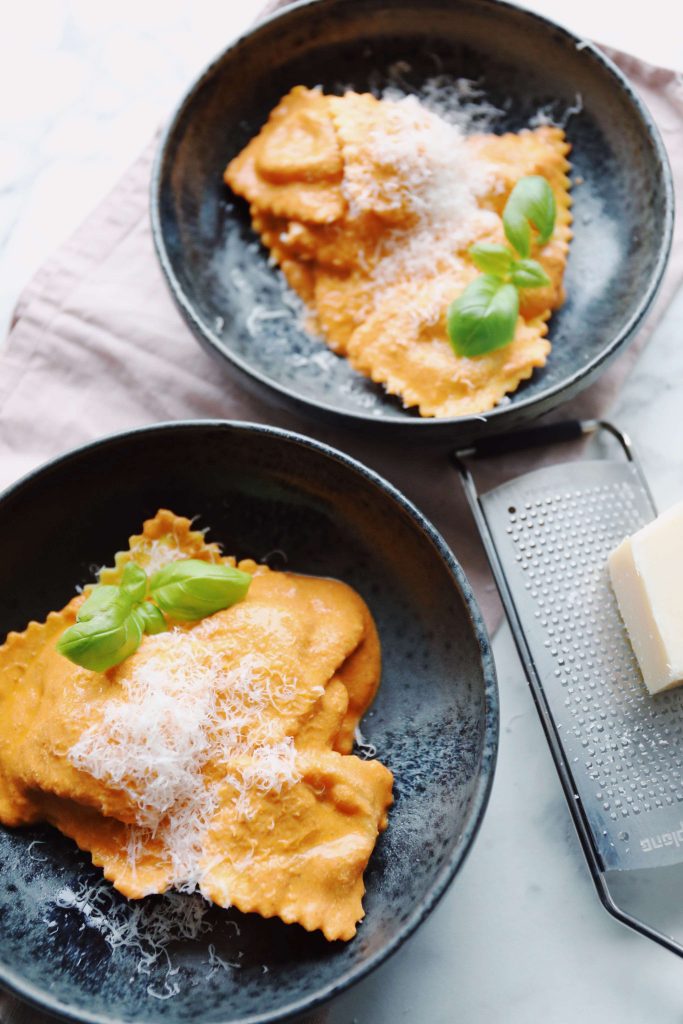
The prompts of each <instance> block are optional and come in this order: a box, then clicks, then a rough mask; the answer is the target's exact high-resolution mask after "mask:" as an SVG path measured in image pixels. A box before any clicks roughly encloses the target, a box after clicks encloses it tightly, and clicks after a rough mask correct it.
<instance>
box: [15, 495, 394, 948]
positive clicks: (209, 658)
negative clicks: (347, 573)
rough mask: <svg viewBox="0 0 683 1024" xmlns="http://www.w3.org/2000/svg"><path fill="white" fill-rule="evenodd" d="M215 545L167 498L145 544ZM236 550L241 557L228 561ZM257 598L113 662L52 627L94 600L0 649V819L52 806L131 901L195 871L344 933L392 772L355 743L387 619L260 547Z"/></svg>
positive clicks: (196, 881)
mask: <svg viewBox="0 0 683 1024" xmlns="http://www.w3.org/2000/svg"><path fill="white" fill-rule="evenodd" d="M188 557H192V558H203V559H205V560H207V561H219V560H220V559H221V558H222V556H221V555H220V552H219V549H218V547H217V545H215V544H207V543H206V542H205V541H204V537H203V535H202V534H201V533H198V532H194V531H192V530H191V529H190V523H189V521H188V520H186V519H182V518H179V517H176V516H174V515H173V514H172V513H170V512H166V511H162V512H160V513H158V514H157V516H156V517H155V518H154V519H152V520H149V521H148V522H147V523H145V526H144V530H143V533H142V534H141V535H140V536H138V537H133V538H131V547H130V551H128V552H124V553H122V554H120V555H119V556H117V561H116V566H115V567H114V568H112V569H106V570H103V572H102V574H101V580H102V581H103V582H107V583H115V582H117V580H118V579H119V578H120V574H121V572H122V570H123V567H124V565H125V564H126V562H127V561H128V560H130V559H131V558H133V559H134V560H135V561H136V562H137V563H138V564H139V565H141V566H142V567H143V568H146V569H148V570H150V571H151V570H153V569H156V568H159V567H160V566H162V565H164V564H166V563H168V562H169V561H174V560H176V559H178V558H188ZM225 561H229V562H230V563H231V564H234V560H232V559H225ZM240 568H241V569H244V570H245V571H247V572H250V573H252V574H253V579H252V583H251V586H250V589H249V592H248V595H247V597H246V598H245V599H244V600H243V601H241V602H239V603H238V604H235V605H233V606H232V607H231V608H228V609H225V610H224V611H222V612H218V613H217V614H215V615H212V616H210V617H208V618H205V619H203V620H201V621H200V622H196V623H190V624H186V625H184V626H182V627H177V628H175V629H173V630H172V631H171V632H168V633H161V634H159V635H156V636H147V637H145V638H144V639H143V641H142V643H141V645H140V647H139V649H138V650H137V652H136V653H135V654H133V655H131V656H130V657H129V658H127V659H126V660H125V661H124V662H122V663H121V664H120V665H118V666H116V667H115V668H113V669H110V670H109V671H108V672H106V673H98V672H92V671H89V670H87V669H84V668H80V667H79V666H77V665H74V664H72V663H71V662H70V661H68V660H67V659H66V658H64V657H63V656H62V655H61V654H59V652H58V651H57V649H56V646H55V644H56V641H57V640H58V638H59V637H60V636H61V634H62V632H63V631H64V629H65V628H66V627H68V626H69V625H71V624H73V622H75V619H76V614H77V611H78V607H79V606H80V604H81V603H82V601H83V597H80V596H79V597H76V598H74V599H73V600H72V601H70V602H69V604H68V605H66V607H65V608H64V609H62V610H61V611H59V612H54V613H52V614H50V615H49V616H48V619H47V621H46V622H45V623H41V624H38V623H31V624H30V625H29V627H28V628H27V629H26V630H25V632H23V633H12V634H10V635H9V636H8V638H7V641H6V642H5V644H4V645H3V646H2V648H0V669H1V676H0V678H1V680H2V681H1V683H0V821H1V822H2V823H4V824H5V825H7V826H17V825H22V824H26V823H30V822H35V821H48V822H50V823H51V824H53V825H55V826H56V827H57V828H59V829H60V830H61V831H62V832H64V833H65V834H66V835H68V836H71V837H72V838H73V839H74V840H75V841H76V843H77V844H78V845H79V846H80V847H81V848H82V849H84V850H87V851H89V852H90V854H91V856H92V859H93V862H94V863H95V864H97V865H99V866H101V867H102V869H103V871H104V875H105V877H106V878H108V879H110V880H111V882H112V883H113V885H114V886H115V887H116V888H117V889H118V890H119V891H120V892H122V893H123V894H124V895H125V896H127V897H129V898H133V899H134V898H139V897H142V896H145V895H147V894H149V893H159V892H164V891H166V890H167V889H169V888H177V889H181V890H183V889H184V890H187V891H191V890H194V889H195V888H198V889H199V890H200V891H201V892H202V893H203V894H204V895H205V896H206V897H207V898H208V899H211V900H213V901H214V902H216V903H218V904H220V905H221V906H225V907H228V906H234V907H237V908H238V909H240V910H242V911H245V912H246V911H252V912H255V913H258V914H261V915H262V916H264V917H271V916H277V917H280V918H281V919H282V920H283V921H286V922H288V923H291V922H298V923H299V924H301V925H303V927H305V928H307V929H309V930H314V929H320V930H322V931H323V933H324V934H325V936H326V937H327V938H328V939H349V938H351V937H352V936H353V935H354V934H355V930H356V924H357V922H358V921H359V920H360V918H361V917H362V916H363V908H362V902H361V901H362V896H363V892H364V886H363V872H364V870H365V867H366V865H367V863H368V860H369V857H370V855H371V853H372V850H373V848H374V845H375V842H376V840H377V836H378V834H379V832H380V831H381V830H382V829H384V828H385V827H386V825H387V811H388V808H389V806H390V804H391V800H392V795H391V793H392V781H393V780H392V775H391V772H389V770H388V769H387V768H385V767H384V766H383V765H382V764H380V763H379V762H378V761H363V760H361V759H359V758H357V757H355V756H353V755H352V754H351V750H352V748H353V738H354V732H355V729H356V727H357V725H358V722H359V720H360V718H361V716H362V715H363V713H364V712H365V710H366V709H367V707H368V706H369V704H370V702H371V701H372V699H373V697H374V695H375V692H376V690H377V687H378V685H379V678H380V648H379V640H378V637H377V631H376V629H375V625H374V622H373V620H372V617H371V615H370V613H369V611H368V609H367V607H366V605H365V603H364V602H363V600H362V599H361V598H360V597H359V595H358V594H356V593H355V592H354V591H353V590H352V589H351V588H350V587H348V586H346V585H345V584H344V583H341V582H338V581H336V580H330V579H319V578H315V577H310V576H299V575H296V574H293V573H285V572H273V571H271V570H269V569H268V568H267V567H265V566H259V565H257V564H256V563H254V562H251V561H244V562H241V563H240Z"/></svg>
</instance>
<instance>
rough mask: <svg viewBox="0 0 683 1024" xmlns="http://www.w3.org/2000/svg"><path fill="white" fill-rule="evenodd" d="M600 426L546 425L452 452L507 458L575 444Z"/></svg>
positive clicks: (594, 423) (590, 422) (585, 423)
mask: <svg viewBox="0 0 683 1024" xmlns="http://www.w3.org/2000/svg"><path fill="white" fill-rule="evenodd" d="M600 425H601V424H600V423H599V422H598V421H597V420H561V421H560V422H559V423H546V424H543V425H542V426H540V427H531V428H530V429H528V430H517V431H513V432H512V433H511V434H495V435H494V436H493V437H485V438H482V439H480V440H479V441H476V442H475V443H474V444H472V445H471V446H470V447H469V448H462V449H460V450H459V451H456V452H455V453H454V454H455V457H456V458H474V459H477V458H485V457H487V456H490V455H507V454H508V453H509V452H517V451H520V450H522V449H524V448H544V447H546V445H551V444H560V443H561V442H563V441H578V440H579V439H580V438H582V437H585V436H586V435H587V434H592V433H594V432H595V431H596V430H597V429H598V427H599V426H600Z"/></svg>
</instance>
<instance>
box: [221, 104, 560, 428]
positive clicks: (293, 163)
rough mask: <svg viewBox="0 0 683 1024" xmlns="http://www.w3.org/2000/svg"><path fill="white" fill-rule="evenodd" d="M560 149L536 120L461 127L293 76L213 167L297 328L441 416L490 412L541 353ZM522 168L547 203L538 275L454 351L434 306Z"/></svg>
mask: <svg viewBox="0 0 683 1024" xmlns="http://www.w3.org/2000/svg"><path fill="white" fill-rule="evenodd" d="M306 117H310V124H309V125H308V127H307V128H306V130H305V131H304V130H302V128H301V125H302V119H304V120H305V118H306ZM303 140H305V141H303ZM569 148H570V147H569V144H568V143H567V141H566V138H565V135H564V132H563V131H562V130H561V129H559V128H555V127H551V126H542V127H539V128H536V129H534V130H524V131H520V132H518V133H514V134H513V133H507V134H505V135H499V136H497V135H472V136H469V137H464V136H463V135H462V133H461V132H460V131H459V130H458V129H456V128H454V126H453V125H450V124H448V123H446V122H445V121H443V120H442V119H441V118H439V117H437V116H436V115H435V114H434V113H432V112H431V111H429V110H427V109H426V108H425V107H423V106H422V105H421V104H419V103H418V102H417V100H416V99H415V98H414V97H408V98H406V99H403V100H399V101H394V100H378V99H377V98H376V97H374V96H372V95H370V94H358V93H354V92H347V93H345V94H344V95H343V96H326V95H324V94H323V93H322V91H321V90H320V89H306V88H304V87H303V86H296V87H295V88H294V89H293V90H292V91H291V92H290V93H289V94H288V95H287V96H285V97H284V99H283V100H282V101H281V102H280V103H279V104H278V106H277V107H276V108H275V109H274V110H273V112H272V114H271V115H270V118H269V121H268V123H267V124H266V126H265V127H264V128H263V129H262V131H261V132H260V134H259V135H257V136H256V137H255V138H254V139H252V140H251V142H249V143H248V145H247V146H246V147H245V149H244V150H242V152H241V153H239V154H238V155H237V156H236V157H235V158H234V159H233V160H232V161H231V162H230V163H229V164H228V166H227V168H226V170H225V174H224V178H225V182H226V183H227V184H228V185H229V186H230V187H231V188H232V189H233V191H234V192H235V193H237V194H238V195H241V196H243V197H244V198H246V199H247V200H248V201H249V204H250V212H251V216H252V224H253V227H254V229H255V230H256V231H257V232H258V234H259V235H260V237H261V241H262V242H263V244H264V245H265V246H266V248H267V249H268V250H269V252H270V255H271V258H272V259H273V260H274V262H275V263H276V264H278V265H279V266H280V268H281V269H282V272H283V274H284V276H285V278H286V280H287V282H288V284H289V285H290V287H292V288H293V289H294V290H295V291H296V292H297V293H298V294H299V296H300V297H301V298H302V299H303V300H304V302H305V303H306V305H307V308H308V310H309V316H308V321H307V326H308V328H309V329H310V330H311V331H313V332H315V333H318V334H320V335H322V337H323V338H324V339H325V341H326V342H327V344H328V345H329V347H330V348H331V349H332V350H333V351H335V352H336V353H338V354H339V355H340V356H344V357H345V358H347V359H348V360H349V362H350V363H351V365H352V366H353V367H354V369H356V370H358V371H359V372H360V373H362V374H364V375H365V376H367V377H369V378H371V379H372V380H373V381H375V382H376V383H377V384H380V385H382V386H383V387H384V389H385V390H386V391H387V392H388V393H389V394H391V395H395V396H397V397H398V398H399V399H401V400H402V402H403V404H404V406H406V407H407V408H416V409H417V410H418V411H419V413H420V414H421V415H422V416H435V417H444V416H448V417H456V416H464V415H478V414H481V413H484V412H487V411H489V410H490V409H492V408H493V407H494V406H495V405H496V404H497V403H498V402H500V400H501V399H502V398H504V396H505V395H506V394H509V393H511V392H513V391H515V390H516V389H517V387H518V386H519V385H520V383H521V382H522V381H524V380H526V379H528V378H529V377H530V376H531V375H532V374H533V372H534V370H535V369H537V368H540V367H543V366H544V365H545V363H546V360H547V358H548V355H549V353H550V350H551V345H550V342H549V340H548V338H547V333H548V326H547V322H548V320H549V318H550V316H551V313H552V311H553V310H555V309H558V308H559V307H560V306H561V305H562V303H563V302H564V298H565V296H564V290H563V277H564V271H565V266H566V261H567V255H568V251H569V242H570V239H571V214H570V198H569V178H568V176H567V172H568V171H569V166H570V165H569V162H568V160H567V154H568V152H569ZM302 151H303V152H304V154H305V158H302ZM275 164H277V168H278V174H279V175H280V180H275V177H274V175H273V166H274V165H275ZM531 174H537V175H542V176H543V177H545V178H546V180H547V181H548V183H549V184H550V187H551V188H552V190H553V193H554V195H555V199H556V203H557V219H556V225H555V231H554V233H553V235H552V237H551V238H550V240H549V241H548V242H547V244H545V245H544V246H543V247H541V248H539V247H538V246H535V247H534V248H533V250H532V252H531V255H532V256H533V257H534V258H535V259H537V260H538V261H539V262H540V263H541V264H542V266H543V268H544V269H545V271H546V273H547V274H548V277H549V278H550V281H551V283H550V285H548V286H546V287H543V288H536V289H527V290H526V291H522V292H521V294H520V315H519V318H518V322H517V328H516V331H515V335H514V339H513V341H512V342H511V344H510V345H508V346H507V347H506V348H504V349H502V350H499V351H496V352H492V353H488V354H486V355H484V356H477V357H473V358H467V357H461V356H457V355H456V354H455V352H454V351H453V348H452V347H451V345H450V343H449V340H448V336H447V332H446V310H447V308H448V306H449V304H450V303H451V302H452V301H453V299H456V298H457V297H458V296H459V295H461V294H462V292H463V291H464V289H465V288H466V287H467V285H468V284H469V283H470V282H471V281H472V280H473V279H474V278H475V277H476V275H477V274H478V271H477V269H476V268H475V266H474V264H473V262H472V259H471V257H470V256H469V254H468V250H469V248H470V247H471V246H472V245H473V244H474V243H475V242H478V241H490V242H497V243H502V242H504V241H505V236H504V232H503V225H502V218H501V215H502V211H503V208H504V206H505V203H506V201H507V198H508V196H509V194H510V192H511V190H512V188H513V187H514V185H515V184H516V182H517V181H519V179H520V178H522V177H524V176H526V175H531Z"/></svg>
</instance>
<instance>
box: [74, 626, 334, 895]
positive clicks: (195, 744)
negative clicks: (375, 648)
mask: <svg viewBox="0 0 683 1024" xmlns="http://www.w3.org/2000/svg"><path fill="white" fill-rule="evenodd" d="M212 628H214V627H213V624H212V622H211V620H210V619H207V620H206V622H205V623H202V624H201V625H200V626H198V627H197V628H195V629H194V630H193V631H192V632H191V633H188V632H187V631H185V630H183V629H175V630H172V631H171V632H169V633H161V634H159V635H158V636H154V637H150V638H149V639H148V640H147V641H146V647H145V657H144V658H137V659H134V660H133V661H132V662H131V663H130V664H131V668H130V670H129V671H128V672H127V673H124V677H123V680H122V683H123V692H122V694H121V697H120V699H117V700H112V701H109V702H108V703H107V704H106V706H105V709H104V713H103V715H102V717H101V719H100V720H99V721H97V722H96V723H95V724H93V725H92V726H90V727H89V728H88V729H87V730H86V731H85V732H84V733H83V734H82V736H81V737H80V739H79V741H78V742H77V743H76V744H75V745H74V746H73V747H72V748H71V750H70V752H69V760H70V761H71V763H72V764H73V765H74V766H75V767H77V768H80V769H82V770H84V771H86V772H88V773H89V774H90V775H92V776H93V777H94V778H96V779H99V780H100V781H102V782H104V783H106V785H107V786H110V787H112V788H114V789H116V790H118V791H120V792H122V793H124V794H125V795H126V796H127V797H128V798H129V799H130V801H131V803H132V804H134V805H135V823H134V824H131V825H130V827H129V832H130V841H129V848H128V855H129V858H130V862H131V864H132V865H135V864H136V861H137V859H138V857H139V854H140V851H141V850H142V849H143V848H144V846H145V844H146V842H147V841H148V840H149V838H150V837H153V838H155V839H157V840H161V842H162V845H163V848H164V850H165V852H166V854H167V856H168V857H169V858H170V861H171V864H172V871H173V882H172V884H173V886H174V887H175V888H177V889H178V890H180V891H185V892H191V891H194V890H195V889H196V888H197V887H198V886H199V885H200V884H201V879H202V875H203V874H204V873H205V871H206V870H207V869H208V867H210V865H205V864H202V862H201V861H202V847H203V841H204V837H205V835H206V831H207V829H208V827H209V823H210V821H211V819H212V817H213V815H214V813H215V811H216V808H217V806H218V790H219V788H220V786H221V785H222V784H223V782H224V781H226V780H227V781H229V782H230V783H231V784H232V785H233V786H234V788H235V792H236V794H237V795H236V798H235V801H234V813H235V814H236V815H237V816H238V817H241V818H250V817H251V816H252V815H253V813H254V811H253V808H252V805H251V800H250V795H251V793H253V792H255V791H258V792H261V793H264V792H276V793H279V792H280V791H281V790H282V788H283V787H284V786H288V785H292V784H293V783H295V782H297V781H298V779H299V775H298V773H297V770H296V765H295V748H294V741H293V739H292V737H291V736H282V734H281V727H280V726H279V724H278V720H277V718H275V717H269V716H267V715H265V714H264V712H265V711H266V710H267V709H268V708H276V709H277V710H286V708H287V705H288V704H290V703H291V702H292V701H293V700H294V699H295V697H296V693H297V690H296V683H295V681H293V680H288V679H286V678H282V677H281V676H278V675H274V674H273V673H272V671H269V672H267V671H264V670H263V666H262V665H260V664H259V660H258V656H257V655H255V654H253V653H252V654H247V655H245V656H244V657H243V658H242V659H241V661H240V662H239V664H238V665H237V666H236V667H233V668H231V669H229V670H228V671H226V669H225V659H224V656H223V655H222V653H221V651H220V648H218V649H217V648H216V646H215V645H212V644H211V643H210V642H209V641H210V635H211V630H212ZM320 692H321V694H322V692H323V688H322V687H321V688H320ZM212 774H213V778H212Z"/></svg>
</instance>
